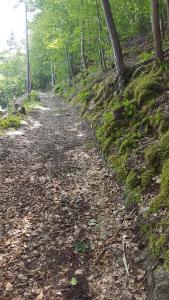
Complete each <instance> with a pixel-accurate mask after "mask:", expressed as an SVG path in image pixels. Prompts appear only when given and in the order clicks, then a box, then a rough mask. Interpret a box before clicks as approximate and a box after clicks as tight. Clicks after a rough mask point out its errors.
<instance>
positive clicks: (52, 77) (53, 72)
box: [51, 61, 55, 87]
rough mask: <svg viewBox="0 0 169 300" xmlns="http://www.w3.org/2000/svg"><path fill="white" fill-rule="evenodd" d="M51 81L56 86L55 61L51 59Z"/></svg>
mask: <svg viewBox="0 0 169 300" xmlns="http://www.w3.org/2000/svg"><path fill="white" fill-rule="evenodd" d="M51 81H52V87H54V86H55V70H54V62H53V61H51Z"/></svg>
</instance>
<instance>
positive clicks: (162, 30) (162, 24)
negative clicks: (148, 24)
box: [160, 13, 165, 40]
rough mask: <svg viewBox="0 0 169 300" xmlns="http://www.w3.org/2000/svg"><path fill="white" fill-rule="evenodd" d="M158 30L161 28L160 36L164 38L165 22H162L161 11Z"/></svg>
mask: <svg viewBox="0 0 169 300" xmlns="http://www.w3.org/2000/svg"><path fill="white" fill-rule="evenodd" d="M160 30H161V37H162V39H163V40H164V39H165V24H164V16H163V14H162V13H161V17H160Z"/></svg>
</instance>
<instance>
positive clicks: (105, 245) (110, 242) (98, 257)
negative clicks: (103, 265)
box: [94, 227, 121, 265]
mask: <svg viewBox="0 0 169 300" xmlns="http://www.w3.org/2000/svg"><path fill="white" fill-rule="evenodd" d="M120 230H121V227H119V228H118V229H117V230H116V232H115V234H114V235H113V236H112V237H111V238H109V242H107V243H106V244H104V248H103V250H102V251H101V252H100V253H99V254H98V256H97V257H96V259H95V263H94V265H96V264H97V262H98V261H99V260H100V258H101V257H102V256H103V254H104V253H105V252H106V250H107V247H108V246H110V245H112V244H113V243H114V242H115V238H116V237H117V235H118V233H119V232H120Z"/></svg>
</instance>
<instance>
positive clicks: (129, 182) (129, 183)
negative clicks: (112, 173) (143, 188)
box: [126, 170, 139, 189]
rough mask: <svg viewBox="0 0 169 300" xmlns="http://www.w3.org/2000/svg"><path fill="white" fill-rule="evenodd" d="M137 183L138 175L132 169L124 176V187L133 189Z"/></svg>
mask: <svg viewBox="0 0 169 300" xmlns="http://www.w3.org/2000/svg"><path fill="white" fill-rule="evenodd" d="M138 185H139V178H138V175H137V173H136V172H135V171H134V170H132V171H130V173H129V175H128V176H127V178H126V187H127V188H128V189H133V188H135V187H136V186H138Z"/></svg>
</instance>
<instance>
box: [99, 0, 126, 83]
mask: <svg viewBox="0 0 169 300" xmlns="http://www.w3.org/2000/svg"><path fill="white" fill-rule="evenodd" d="M102 3H103V9H104V13H105V18H106V23H107V27H108V31H109V35H110V40H111V43H112V48H113V52H114V58H115V67H116V71H117V75H118V77H119V87H120V88H121V87H122V86H123V85H124V84H125V81H126V78H125V73H126V66H125V64H124V61H123V54H122V48H121V45H120V40H119V35H118V32H117V29H116V25H115V22H114V18H113V14H112V12H111V7H110V2H109V0H102Z"/></svg>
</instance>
